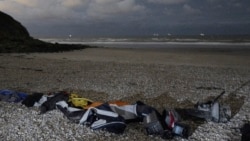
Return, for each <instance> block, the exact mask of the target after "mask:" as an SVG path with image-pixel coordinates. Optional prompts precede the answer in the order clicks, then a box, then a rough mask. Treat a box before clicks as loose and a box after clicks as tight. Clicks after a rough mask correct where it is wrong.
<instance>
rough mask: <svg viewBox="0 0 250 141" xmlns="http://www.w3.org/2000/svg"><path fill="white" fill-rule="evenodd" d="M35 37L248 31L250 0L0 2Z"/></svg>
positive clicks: (6, 11)
mask: <svg viewBox="0 0 250 141" xmlns="http://www.w3.org/2000/svg"><path fill="white" fill-rule="evenodd" d="M0 10H1V11H3V12H5V13H7V14H9V15H11V16H12V17H14V18H15V19H17V20H18V21H20V22H21V23H22V24H23V25H24V26H25V27H26V28H27V29H28V31H29V32H30V34H31V35H32V36H35V37H48V36H52V37H53V36H62V37H63V36H68V35H69V34H72V35H73V36H83V37H85V36H99V37H100V36H135V35H137V36H141V35H146V36H150V35H153V34H154V33H158V34H159V35H167V34H168V33H170V34H172V35H177V34H195V35H196V34H200V33H204V34H250V0H0Z"/></svg>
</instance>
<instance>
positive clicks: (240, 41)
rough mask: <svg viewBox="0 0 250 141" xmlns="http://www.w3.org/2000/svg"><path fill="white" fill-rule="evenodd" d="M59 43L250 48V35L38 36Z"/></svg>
mask: <svg viewBox="0 0 250 141" xmlns="http://www.w3.org/2000/svg"><path fill="white" fill-rule="evenodd" d="M39 39H40V40H42V41H45V42H50V43H59V44H81V45H90V46H97V47H107V48H108V47H110V48H215V47H216V48H243V49H244V48H246V49H250V37H249V36H247V37H245V36H243V37H241V36H237V37H234V36H230V37H228V36H227V37H224V36H222V37H221V36H220V37H213V36H209V37H202V36H198V37H197V36H191V37H189V36H185V37H183V36H180V37H126V38H120V37H119V38H113V37H98V38H97V37H91V38H89V37H88V38H74V37H71V36H70V37H67V38H39Z"/></svg>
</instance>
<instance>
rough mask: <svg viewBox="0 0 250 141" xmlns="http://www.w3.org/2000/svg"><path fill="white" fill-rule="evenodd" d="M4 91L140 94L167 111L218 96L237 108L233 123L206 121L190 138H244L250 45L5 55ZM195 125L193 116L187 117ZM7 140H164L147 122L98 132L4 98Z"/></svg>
mask: <svg viewBox="0 0 250 141" xmlns="http://www.w3.org/2000/svg"><path fill="white" fill-rule="evenodd" d="M0 62H1V63H0V89H10V90H16V91H22V92H26V93H28V94H32V93H33V92H42V93H45V94H46V93H49V92H56V91H68V92H75V93H78V94H80V95H82V96H84V97H86V98H89V99H92V100H94V101H111V100H123V101H126V102H129V103H135V102H136V101H138V100H140V101H142V102H144V103H146V104H148V105H151V106H153V107H155V108H156V109H158V110H159V111H161V110H163V109H165V108H190V107H192V106H193V105H194V104H195V103H196V102H198V101H205V100H208V99H209V98H214V97H216V96H217V95H219V94H220V93H221V92H222V91H223V90H225V94H224V95H223V97H222V98H221V99H220V102H221V103H223V104H227V105H229V106H230V107H231V109H232V118H231V120H230V121H229V122H227V123H214V122H206V121H204V122H203V123H201V124H195V126H193V127H192V130H191V131H192V134H191V135H190V136H189V137H188V138H187V139H184V138H181V137H175V138H174V139H173V140H184V141H185V140H190V141H200V140H204V141H238V140H240V139H241V133H240V128H241V127H242V125H243V124H244V123H246V122H247V121H250V51H249V50H237V49H236V50H230V51H221V50H199V49H190V50H188V49H185V50H174V49H171V50H170V49H117V48H87V49H84V50H78V51H70V52H60V53H29V54H15V53H12V54H0ZM184 122H187V123H190V124H192V121H184ZM0 140H19V141H22V140H34V141H35V140H36V141H37V140H40V141H43V140H51V141H59V140H60V141H68V140H77V141H78V140H79V141H80V140H144V141H146V140H163V139H161V138H160V137H159V136H147V135H146V134H145V132H144V130H143V125H142V124H141V123H131V124H128V125H127V127H126V129H125V132H124V133H123V134H121V135H116V134H111V133H108V132H105V131H92V130H90V129H89V128H88V127H85V126H83V125H79V124H75V123H72V122H70V121H69V120H68V119H67V118H66V117H64V116H63V113H61V112H60V111H59V110H53V111H50V112H47V113H45V114H43V115H39V109H38V108H37V107H32V108H27V107H25V106H23V105H21V104H20V103H6V102H3V101H0Z"/></svg>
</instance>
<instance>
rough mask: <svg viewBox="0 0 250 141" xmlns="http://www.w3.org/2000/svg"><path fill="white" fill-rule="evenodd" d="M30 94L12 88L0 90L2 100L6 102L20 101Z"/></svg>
mask: <svg viewBox="0 0 250 141" xmlns="http://www.w3.org/2000/svg"><path fill="white" fill-rule="evenodd" d="M27 96H28V94H26V93H23V92H16V91H12V90H7V89H6V90H0V100H2V101H6V102H20V101H22V100H24V99H25V98H26V97H27Z"/></svg>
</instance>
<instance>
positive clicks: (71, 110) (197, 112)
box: [0, 90, 231, 139]
mask: <svg viewBox="0 0 250 141" xmlns="http://www.w3.org/2000/svg"><path fill="white" fill-rule="evenodd" d="M223 94H224V92H222V93H221V94H220V95H219V96H218V97H216V98H215V99H214V100H213V101H208V102H204V103H197V104H196V105H195V106H194V108H192V109H182V110H183V111H184V112H185V114H187V115H190V116H194V117H198V118H201V119H205V120H207V121H212V122H215V123H226V122H228V121H229V120H230V118H231V110H230V107H229V106H227V105H220V103H219V102H218V99H219V97H221V96H222V95H223ZM0 101H5V102H15V103H19V102H21V103H22V104H23V105H25V106H27V107H34V106H35V107H39V110H40V114H45V113H46V112H48V111H51V110H55V109H57V110H60V111H61V112H62V113H63V115H64V116H65V117H67V118H68V119H69V120H70V121H71V122H73V123H77V124H81V125H86V126H87V127H90V129H92V130H105V131H108V132H111V133H115V134H122V133H123V132H124V130H125V128H126V127H127V124H129V123H131V122H141V123H142V125H143V127H144V129H145V133H146V134H147V135H155V136H160V137H161V138H163V139H172V138H174V137H175V136H179V137H182V138H188V137H189V136H190V135H191V132H190V127H189V125H187V124H185V123H183V122H182V118H181V116H180V114H179V113H178V112H177V111H176V110H175V109H164V110H163V112H162V113H160V112H158V111H157V110H156V109H155V108H154V107H151V106H149V105H146V104H144V103H143V102H141V101H136V102H135V103H133V104H130V103H127V102H124V101H120V100H116V101H109V102H99V101H92V100H90V99H88V98H84V97H81V96H80V95H79V94H76V93H68V92H66V91H59V92H53V93H48V94H43V93H32V94H26V93H23V92H17V91H13V90H0Z"/></svg>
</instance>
